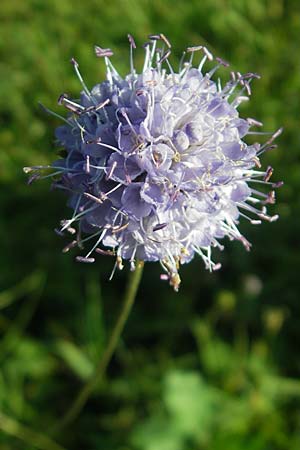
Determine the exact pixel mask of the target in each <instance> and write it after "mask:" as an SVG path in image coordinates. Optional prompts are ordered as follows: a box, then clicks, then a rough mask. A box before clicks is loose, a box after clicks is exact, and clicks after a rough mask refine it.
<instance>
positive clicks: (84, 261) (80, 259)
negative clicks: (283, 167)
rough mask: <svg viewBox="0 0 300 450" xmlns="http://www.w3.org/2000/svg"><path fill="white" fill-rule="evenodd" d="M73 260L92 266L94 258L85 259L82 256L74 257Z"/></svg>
mask: <svg viewBox="0 0 300 450" xmlns="http://www.w3.org/2000/svg"><path fill="white" fill-rule="evenodd" d="M75 259H76V261H77V262H82V263H87V264H92V263H94V262H95V258H85V257H84V256H76V258H75Z"/></svg>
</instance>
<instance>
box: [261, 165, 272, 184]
mask: <svg viewBox="0 0 300 450" xmlns="http://www.w3.org/2000/svg"><path fill="white" fill-rule="evenodd" d="M273 171H274V170H273V167H271V166H268V167H267V170H266V174H265V176H264V178H263V180H264V181H269V180H270V178H271V176H272V175H273Z"/></svg>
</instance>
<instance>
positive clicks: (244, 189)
mask: <svg viewBox="0 0 300 450" xmlns="http://www.w3.org/2000/svg"><path fill="white" fill-rule="evenodd" d="M250 195H251V190H250V189H249V187H248V185H247V184H246V183H243V182H241V183H236V185H235V186H234V187H233V188H232V191H231V195H230V198H231V200H233V201H234V202H243V201H244V200H246V199H247V198H248V197H250Z"/></svg>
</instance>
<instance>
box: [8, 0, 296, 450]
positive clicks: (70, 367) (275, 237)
mask: <svg viewBox="0 0 300 450" xmlns="http://www.w3.org/2000/svg"><path fill="white" fill-rule="evenodd" d="M0 20H1V27H0V121H1V129H0V147H1V149H0V233H1V237H0V242H1V244H0V249H1V251H0V264H1V270H0V286H1V287H0V339H1V340H0V448H1V450H18V449H21V450H23V449H28V450H31V449H48V450H57V449H58V448H64V449H80V450H83V449H87V450H208V449H209V450H298V449H299V448H300V380H299V373H300V299H299V294H300V275H299V270H300V264H299V262H300V261H299V258H300V257H299V249H300V238H299V225H300V201H299V199H300V196H299V190H300V159H299V155H300V133H299V128H300V58H299V48H300V4H299V1H298V0H251V1H248V0H201V1H200V0H186V1H184V0H177V1H176V2H173V1H171V0H164V1H162V0H153V1H145V0H123V1H113V0H112V1H107V0H106V1H104V0H86V1H79V0H26V1H21V0H2V1H1V7H0ZM128 32H130V33H131V34H133V35H134V37H135V39H136V42H137V44H138V45H139V49H138V50H137V52H136V61H137V65H138V66H139V65H140V66H139V67H141V63H142V59H143V49H142V48H141V45H142V43H143V42H145V40H146V39H147V35H148V34H150V33H158V32H163V33H164V34H166V35H167V36H168V38H169V39H170V40H171V41H172V44H173V50H174V56H173V62H174V63H176V61H177V60H179V58H180V55H181V51H182V50H183V49H184V48H186V46H190V45H199V44H205V45H207V46H208V48H209V49H210V50H211V51H213V53H214V54H215V55H218V56H220V57H222V58H223V59H225V60H228V61H230V62H231V66H232V69H233V70H239V71H240V72H249V71H254V72H257V73H259V74H261V76H262V78H261V80H258V81H255V82H254V84H253V96H252V99H251V101H250V102H249V103H248V104H244V105H243V106H242V107H241V108H240V112H241V115H243V116H245V117H255V118H257V119H258V120H260V121H262V122H264V125H265V126H264V128H265V130H268V131H271V130H275V129H277V128H279V127H280V126H283V127H284V133H283V135H282V136H281V137H280V138H279V139H278V140H277V143H278V144H279V148H278V149H277V150H274V151H273V152H270V153H268V154H266V155H265V156H264V158H263V164H264V166H265V167H266V166H267V165H269V164H270V165H272V166H274V167H275V169H276V171H275V175H274V179H276V180H284V181H285V185H284V187H282V188H281V189H280V190H278V192H277V197H278V201H277V204H276V205H275V206H274V207H272V208H273V211H272V212H273V213H275V212H276V213H277V212H278V213H279V214H280V220H279V221H278V222H276V223H273V224H268V223H266V224H263V225H261V226H259V227H253V226H251V225H249V224H247V223H245V222H243V223H242V224H241V228H242V230H243V232H244V233H245V234H246V235H247V236H248V237H249V239H250V241H251V242H252V244H253V248H252V251H251V252H250V253H246V252H245V250H244V249H243V248H242V246H241V245H240V244H239V243H231V242H226V249H225V251H224V252H223V253H222V254H221V255H217V256H218V257H220V259H221V262H222V265H223V269H222V270H221V271H220V272H218V273H213V274H210V273H208V272H206V271H205V269H204V266H203V263H202V261H201V260H200V259H197V258H195V260H194V261H193V262H192V263H190V264H189V265H188V266H186V267H183V270H182V279H183V283H182V287H181V289H180V292H179V293H177V294H175V293H174V292H173V291H172V290H171V288H170V287H169V286H168V285H167V284H166V283H163V282H162V281H160V280H159V274H160V268H159V265H158V264H148V265H147V266H146V268H145V274H144V277H143V281H142V284H141V288H140V290H139V294H138V297H137V302H136V304H135V307H134V310H133V312H132V314H131V316H130V319H129V321H128V323H127V326H126V329H125V332H124V334H123V337H122V340H121V342H120V345H119V346H118V349H117V352H116V354H115V356H114V358H113V360H112V363H111V365H110V367H109V370H108V371H107V374H106V376H105V378H104V379H103V381H102V383H100V384H99V385H98V387H97V389H96V390H95V392H94V393H93V394H92V396H91V397H90V400H89V401H88V403H87V405H86V407H85V409H84V410H83V412H82V414H81V415H80V417H79V418H78V419H77V420H76V421H75V422H74V424H72V425H70V426H69V427H67V428H66V429H65V430H64V431H63V432H62V433H60V434H59V435H58V436H57V437H56V441H57V443H59V445H60V447H55V444H54V443H51V442H48V441H47V440H44V441H42V440H39V441H37V440H36V436H35V434H34V431H32V430H36V431H39V432H42V433H44V434H45V435H46V434H47V430H48V429H49V427H51V425H52V424H53V423H54V422H55V420H56V419H58V418H59V417H60V416H61V415H62V414H63V412H64V411H66V409H67V408H68V406H69V405H70V403H71V401H72V399H73V398H74V397H75V395H76V393H77V392H78V390H79V389H80V387H81V386H82V385H83V384H84V383H86V382H87V380H88V379H89V377H90V376H91V375H92V374H93V371H94V369H95V365H96V362H97V361H98V359H99V355H101V352H102V351H103V349H104V347H105V343H106V339H107V336H108V335H109V332H110V330H111V328H112V326H113V324H114V321H115V319H116V317H117V314H118V311H119V308H120V302H121V298H122V294H123V291H124V286H125V283H126V278H127V276H128V270H127V269H126V270H124V271H123V272H119V273H116V275H115V277H114V279H113V281H112V282H108V276H109V274H110V272H111V269H112V265H113V261H112V260H110V259H109V258H105V257H103V258H101V257H99V258H98V260H97V263H96V264H94V265H92V266H90V265H88V266H87V265H80V264H77V263H75V262H74V255H75V254H76V253H73V254H67V255H63V254H62V253H61V249H62V247H63V246H64V245H65V243H66V242H65V241H64V239H63V238H61V237H59V236H57V235H56V234H55V233H54V231H53V230H54V228H55V227H56V226H57V224H58V222H59V220H60V219H62V218H65V217H66V216H67V215H68V211H67V208H66V206H65V198H64V196H63V195H62V194H61V193H60V192H50V189H49V186H50V180H44V181H41V182H38V183H36V184H34V185H33V186H27V184H26V176H25V175H24V174H23V173H22V167H23V166H29V165H35V164H44V163H47V162H51V161H53V160H54V159H55V158H56V152H57V149H56V148H55V144H54V135H53V132H54V128H55V127H56V126H57V125H58V124H59V121H58V120H56V118H54V117H52V116H47V115H45V114H44V113H43V112H42V111H41V109H40V108H39V106H38V102H42V103H43V104H45V105H46V106H48V107H49V108H51V109H53V110H54V111H60V110H59V107H58V106H57V98H58V96H59V94H61V93H62V92H68V93H70V94H71V96H72V95H73V96H74V97H76V96H78V92H79V91H80V85H79V83H78V80H77V78H76V76H75V75H74V73H73V69H72V66H71V64H70V63H69V61H70V58H71V57H73V56H74V57H75V58H76V59H77V60H78V62H79V63H80V67H81V71H82V73H83V74H84V78H85V81H86V83H87V84H88V85H89V86H93V85H94V84H96V83H97V82H99V81H101V80H103V78H104V76H105V71H104V66H103V63H102V62H101V61H99V59H97V58H95V56H94V53H93V46H94V44H98V45H100V46H103V47H111V48H112V49H113V50H114V53H115V56H114V63H115V65H116V66H117V67H118V69H119V70H120V72H121V73H122V74H126V71H127V70H128V41H127V33H128Z"/></svg>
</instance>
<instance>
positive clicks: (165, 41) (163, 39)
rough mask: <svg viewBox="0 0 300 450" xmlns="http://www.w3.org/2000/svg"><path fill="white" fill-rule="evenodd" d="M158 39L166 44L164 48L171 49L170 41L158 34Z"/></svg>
mask: <svg viewBox="0 0 300 450" xmlns="http://www.w3.org/2000/svg"><path fill="white" fill-rule="evenodd" d="M159 37H160V39H161V40H162V41H164V43H165V44H166V46H167V47H168V48H171V44H170V41H169V40H168V39H167V38H166V36H165V35H164V34H162V33H160V35H159Z"/></svg>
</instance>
